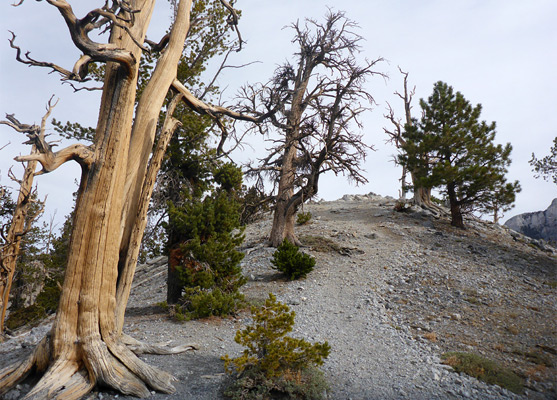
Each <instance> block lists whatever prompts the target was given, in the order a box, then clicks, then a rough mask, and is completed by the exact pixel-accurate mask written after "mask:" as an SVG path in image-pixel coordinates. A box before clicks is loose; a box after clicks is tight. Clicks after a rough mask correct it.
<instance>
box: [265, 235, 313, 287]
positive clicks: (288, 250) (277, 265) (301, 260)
mask: <svg viewBox="0 0 557 400" xmlns="http://www.w3.org/2000/svg"><path fill="white" fill-rule="evenodd" d="M271 263H272V264H273V268H274V269H277V270H279V271H280V272H282V273H283V274H285V275H286V276H287V277H288V279H290V280H291V281H292V280H295V279H299V278H305V277H306V275H307V274H309V273H310V272H311V271H312V270H313V267H315V258H313V257H312V256H310V255H309V254H305V253H302V252H301V251H300V249H299V248H298V246H296V245H294V244H292V243H290V242H289V241H288V240H287V239H284V241H283V242H282V244H281V245H280V246H279V247H277V250H276V251H275V252H274V253H273V258H272V259H271Z"/></svg>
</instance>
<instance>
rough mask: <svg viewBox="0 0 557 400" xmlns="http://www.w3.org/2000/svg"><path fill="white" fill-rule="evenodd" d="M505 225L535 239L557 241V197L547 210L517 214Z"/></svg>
mask: <svg viewBox="0 0 557 400" xmlns="http://www.w3.org/2000/svg"><path fill="white" fill-rule="evenodd" d="M505 226H507V227H509V228H511V229H513V230H515V231H517V232H520V233H522V234H524V235H526V236H529V237H531V238H533V239H544V240H547V241H548V242H551V243H553V244H555V243H557V198H556V199H553V201H552V202H551V205H550V206H549V207H548V208H547V210H545V211H537V212H531V213H524V214H519V215H516V216H514V217H512V218H510V219H509V220H508V221H507V222H505Z"/></svg>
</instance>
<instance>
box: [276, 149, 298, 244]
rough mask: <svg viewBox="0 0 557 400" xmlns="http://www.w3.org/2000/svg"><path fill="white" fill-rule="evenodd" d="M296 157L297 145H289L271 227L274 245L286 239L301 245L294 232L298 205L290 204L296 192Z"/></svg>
mask: <svg viewBox="0 0 557 400" xmlns="http://www.w3.org/2000/svg"><path fill="white" fill-rule="evenodd" d="M295 157H296V147H295V146H294V145H291V146H289V147H288V148H287V149H286V150H285V155H284V158H283V163H282V167H281V174H280V179H279V186H278V193H277V200H276V204H275V209H274V214H273V226H272V228H271V234H270V237H269V239H270V242H271V245H272V246H273V247H277V246H279V245H280V244H281V243H282V242H283V241H284V239H287V240H288V241H289V242H290V243H293V244H295V245H299V244H300V241H299V240H298V238H297V237H296V235H295V233H294V221H295V216H296V211H297V207H295V206H294V205H292V204H290V203H291V200H292V195H293V194H294V180H295V178H296V177H295V171H296V167H295V166H294V158H295Z"/></svg>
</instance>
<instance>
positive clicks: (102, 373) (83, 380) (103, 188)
mask: <svg viewBox="0 0 557 400" xmlns="http://www.w3.org/2000/svg"><path fill="white" fill-rule="evenodd" d="M22 2H23V1H20V2H19V4H21V3H22ZM46 3H48V4H45V3H40V4H39V6H43V7H44V6H53V7H56V8H57V10H58V11H59V12H60V14H61V15H62V17H63V21H64V22H65V23H66V25H67V27H68V28H69V31H70V35H71V38H72V40H73V42H74V44H75V45H76V46H77V48H78V49H79V50H80V51H81V52H82V53H83V55H82V56H81V57H80V58H79V60H78V61H77V62H76V64H75V65H74V67H73V68H72V69H71V70H67V69H65V68H63V67H60V66H58V65H56V64H53V63H48V62H39V61H37V60H35V59H32V58H30V57H28V55H27V56H26V55H23V54H24V53H23V52H22V51H21V50H20V49H19V47H17V46H16V44H15V35H14V36H13V38H12V40H11V45H12V47H13V48H15V49H16V50H17V52H16V57H17V59H18V60H19V61H21V62H23V63H25V64H28V65H34V66H42V67H47V68H49V69H52V70H54V71H56V72H58V73H60V74H61V75H62V77H63V79H64V80H69V81H75V82H81V83H82V82H85V81H87V80H88V77H87V75H88V71H89V68H88V67H89V65H90V64H92V63H97V64H103V63H104V64H105V71H104V86H103V92H102V98H101V105H100V110H99V118H98V122H97V126H96V129H95V138H94V143H93V145H91V146H86V145H83V144H75V145H71V146H69V147H66V148H64V149H62V150H60V151H58V152H56V153H55V152H53V151H52V146H51V145H50V144H48V143H45V142H44V140H43V139H44V138H43V139H42V138H40V137H39V136H38V135H35V136H31V137H30V138H29V140H30V141H31V142H33V143H34V144H35V145H36V146H37V148H38V149H40V152H39V153H36V154H32V155H29V156H21V157H17V158H16V159H17V160H18V161H30V160H37V161H39V162H40V163H41V164H42V167H43V172H51V171H53V170H55V169H56V168H57V167H58V166H60V165H61V164H62V163H65V162H67V161H70V160H75V161H77V162H78V163H79V165H80V166H81V169H82V177H81V181H80V187H79V191H78V196H77V201H76V207H75V216H74V220H73V229H72V233H71V239H70V245H69V252H68V262H67V270H66V275H65V280H64V284H63V288H62V295H61V297H60V305H59V308H58V311H57V314H56V319H55V321H54V324H53V327H52V330H51V332H50V334H49V335H47V336H46V337H45V338H44V339H43V340H42V341H41V342H40V343H39V344H38V345H37V347H36V348H35V350H34V351H33V352H32V353H31V355H29V356H28V357H27V358H26V359H24V360H21V361H19V362H17V363H15V364H13V365H8V366H4V368H3V369H2V370H1V371H0V392H5V391H6V390H8V389H9V388H10V387H12V386H14V385H15V384H17V382H19V381H21V380H22V379H23V378H25V376H26V375H28V374H29V373H30V372H31V371H33V370H36V371H38V372H40V373H43V375H42V377H41V379H40V380H39V382H38V383H37V384H36V385H35V386H34V388H33V389H32V390H31V392H30V393H29V394H28V395H27V398H33V399H49V398H59V399H79V398H81V397H83V396H84V395H86V394H87V393H88V392H89V391H91V390H92V388H93V387H94V386H96V385H100V386H104V387H110V388H113V389H115V390H118V391H120V392H121V393H124V394H130V395H135V396H139V397H147V396H149V394H150V389H153V390H158V391H162V392H166V393H170V392H173V391H174V387H173V386H172V384H171V381H172V376H171V375H170V374H168V373H166V372H163V371H161V370H158V369H156V368H153V367H151V366H149V365H147V364H146V363H144V362H143V361H141V360H140V359H139V358H138V357H137V356H136V355H135V354H134V353H133V352H132V351H131V350H130V347H128V344H129V343H130V342H135V344H136V345H138V343H137V341H134V340H133V339H132V338H129V337H127V336H126V335H123V334H122V326H123V317H124V311H125V308H126V304H127V301H128V297H129V293H130V289H131V282H132V279H133V275H134V272H135V265H136V261H137V255H138V252H139V244H140V242H141V237H142V233H143V230H144V227H145V215H146V212H147V205H148V203H149V198H150V197H151V193H152V187H153V183H154V179H155V176H156V172H157V171H158V169H159V167H160V162H161V159H162V155H163V154H164V150H165V148H166V144H167V143H168V140H169V138H170V136H171V134H172V132H173V130H174V129H175V128H176V125H177V122H176V121H175V120H174V119H173V118H172V112H173V110H174V108H175V107H176V104H177V102H179V101H184V102H185V103H186V104H187V105H188V106H190V107H192V108H193V109H194V110H195V111H197V112H198V113H207V114H210V115H212V116H213V117H215V118H218V117H219V116H220V115H228V116H230V117H233V118H243V119H247V120H252V121H255V118H252V117H246V116H242V115H240V114H238V113H235V112H231V111H229V110H227V109H225V108H222V107H216V106H211V105H208V104H205V103H204V102H202V101H200V100H199V99H197V98H196V97H195V96H193V95H192V93H191V92H190V91H188V90H187V89H186V88H185V87H184V85H183V84H182V82H180V81H179V80H177V79H176V77H177V71H176V70H177V65H178V63H179V60H180V57H181V56H182V54H183V47H184V43H185V41H186V37H187V35H188V31H189V28H190V10H191V8H192V3H193V1H192V0H181V1H179V2H178V1H176V3H177V5H176V12H175V19H174V23H173V26H172V28H171V30H170V31H169V33H168V35H166V36H165V38H164V39H163V40H162V41H161V42H160V43H153V42H149V44H152V45H153V46H154V47H157V49H159V50H160V49H161V48H164V52H163V53H162V55H161V57H160V58H159V59H158V60H157V62H156V66H155V68H154V70H153V72H152V74H151V75H150V77H148V80H147V82H145V85H144V87H143V89H142V91H141V97H140V99H139V101H138V102H137V105H136V96H137V94H138V92H137V86H138V76H139V74H138V67H139V60H140V58H141V55H142V53H143V52H144V51H146V50H147V49H146V48H145V46H144V43H147V42H146V41H145V33H146V30H147V27H148V26H149V22H150V19H151V15H152V13H153V10H154V5H155V1H154V0H129V1H125V0H112V1H107V3H106V4H105V5H104V6H103V7H101V8H96V9H94V10H92V11H91V12H89V13H87V14H86V15H85V16H84V17H83V18H82V19H79V18H77V17H76V15H75V14H74V13H73V10H72V8H71V6H70V4H69V3H68V2H67V1H65V0H47V2H46ZM220 3H221V6H222V7H225V8H226V9H227V10H228V12H229V13H230V18H229V19H228V23H229V24H230V26H231V28H232V29H233V28H235V24H237V21H238V17H237V14H236V12H235V11H234V9H233V8H232V7H231V5H230V4H229V3H228V1H226V0H221V1H220ZM97 29H99V30H101V31H103V30H106V29H108V30H109V31H110V37H109V39H108V43H97V42H95V39H93V38H91V37H89V35H90V34H91V33H92V32H93V31H95V30H97ZM92 37H96V36H92ZM169 92H170V94H171V95H172V97H173V100H172V101H171V102H170V103H168V104H166V108H167V117H166V119H165V121H164V123H161V125H162V126H158V125H159V122H160V121H159V114H160V112H161V108H162V107H163V105H165V98H167V96H168V95H169ZM220 125H221V126H223V124H222V123H221V124H220ZM157 133H158V134H159V138H158V140H157V146H156V148H155V150H154V151H153V143H154V139H155V135H156V134H157ZM152 153H153V154H152Z"/></svg>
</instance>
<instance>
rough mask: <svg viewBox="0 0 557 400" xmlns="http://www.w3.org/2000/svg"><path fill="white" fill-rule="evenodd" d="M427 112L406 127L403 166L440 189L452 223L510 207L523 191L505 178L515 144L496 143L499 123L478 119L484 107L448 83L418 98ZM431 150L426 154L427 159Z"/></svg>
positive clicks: (461, 224) (423, 183) (425, 184)
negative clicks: (466, 214) (429, 94)
mask: <svg viewBox="0 0 557 400" xmlns="http://www.w3.org/2000/svg"><path fill="white" fill-rule="evenodd" d="M420 106H421V108H422V110H423V115H422V118H421V119H420V120H417V121H414V123H413V124H412V125H407V126H406V127H405V132H404V133H403V136H404V138H405V139H406V144H405V145H404V146H403V149H404V150H405V154H404V155H403V156H401V157H400V161H401V163H402V164H403V165H406V166H407V167H408V168H409V169H411V170H413V171H416V172H417V175H418V180H419V183H420V185H421V186H422V187H427V188H440V189H441V190H442V191H443V192H444V193H445V195H446V196H447V198H448V200H449V202H450V208H451V224H452V225H453V226H457V227H461V228H462V227H464V220H463V214H465V213H467V212H471V211H476V210H477V211H480V212H484V213H485V212H493V213H494V216H495V217H497V216H498V215H499V214H500V212H501V211H503V210H506V209H508V208H509V207H510V206H511V205H512V203H513V202H514V200H515V194H516V193H517V192H518V191H520V185H519V184H518V181H515V182H513V183H508V182H506V179H505V174H506V172H507V167H508V166H509V164H510V163H511V160H510V153H511V149H512V147H511V145H510V144H506V145H505V146H503V145H500V144H495V142H494V141H495V122H492V123H491V124H488V123H486V122H485V121H480V114H481V111H482V106H481V105H480V104H478V105H476V106H475V107H473V106H472V105H471V104H470V102H469V101H468V100H466V99H465V98H464V96H463V95H462V94H461V93H460V92H456V93H455V92H454V90H453V88H452V87H451V86H449V85H447V84H446V83H444V82H437V83H436V84H435V85H434V89H433V94H432V95H431V96H430V97H429V98H428V99H427V101H424V100H423V99H422V100H420ZM424 154H427V157H423V155H424Z"/></svg>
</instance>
